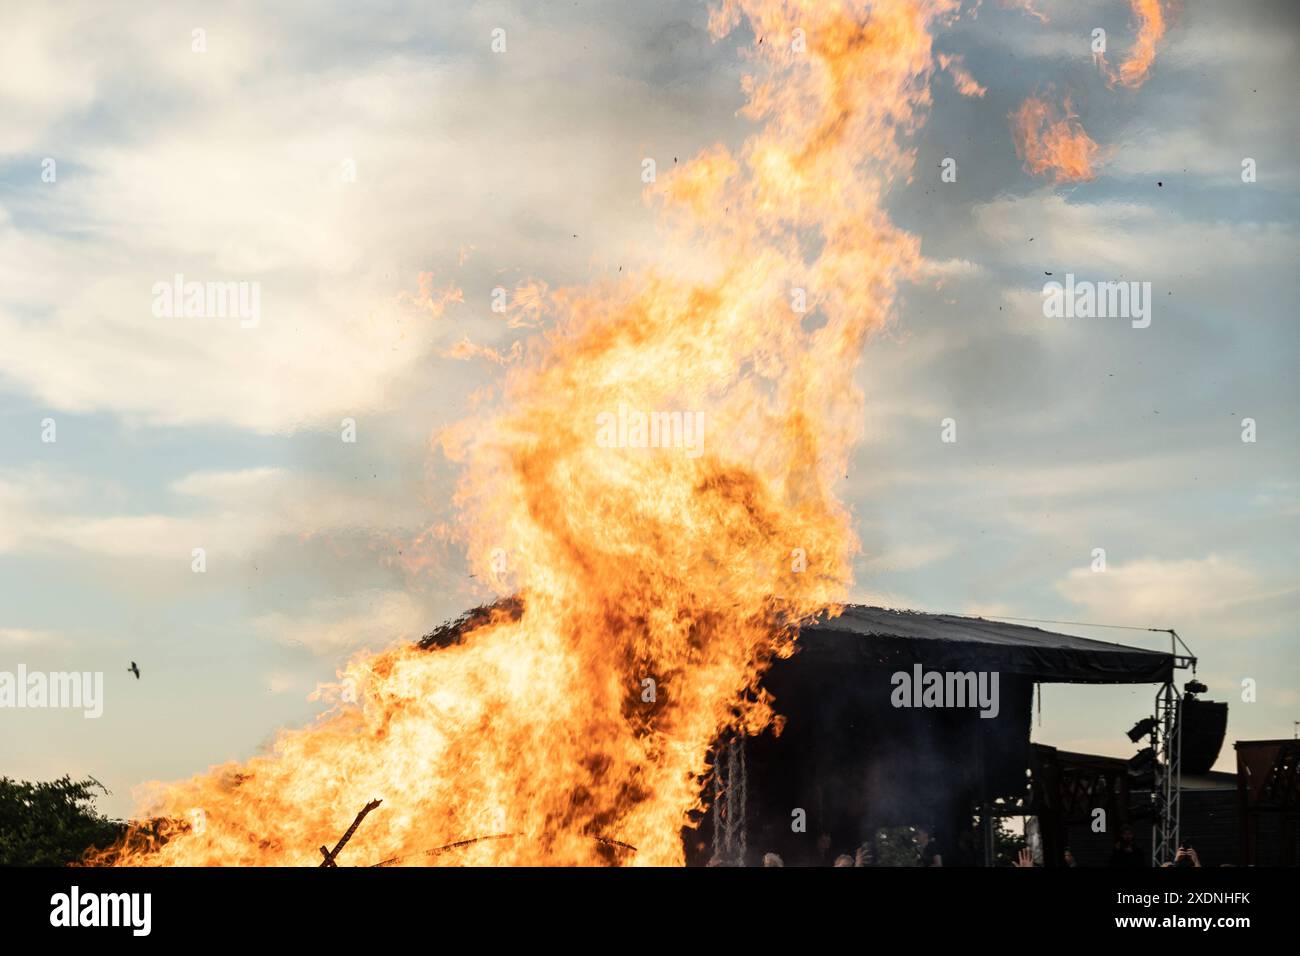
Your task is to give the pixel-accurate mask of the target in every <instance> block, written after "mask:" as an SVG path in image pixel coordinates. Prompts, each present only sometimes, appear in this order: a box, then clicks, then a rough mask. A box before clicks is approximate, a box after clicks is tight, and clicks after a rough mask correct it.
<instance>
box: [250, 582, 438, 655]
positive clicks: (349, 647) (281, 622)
mask: <svg viewBox="0 0 1300 956" xmlns="http://www.w3.org/2000/svg"><path fill="white" fill-rule="evenodd" d="M252 623H253V627H254V629H255V630H256V631H257V632H258V633H260V634H261V635H262V636H263V637H265V638H267V639H268V640H272V641H276V642H279V643H282V644H287V645H290V646H294V647H306V648H308V649H310V650H311V651H313V652H315V653H317V654H337V653H343V652H349V651H354V650H358V649H360V648H363V647H383V646H387V645H389V644H392V643H395V642H397V641H412V640H415V639H417V638H418V637H420V636H421V635H422V634H425V633H427V632H428V631H430V630H432V628H433V626H434V625H435V624H437V623H438V619H437V618H436V617H435V616H434V614H433V610H432V608H431V607H430V606H429V605H427V604H425V603H423V602H422V601H421V600H420V599H419V598H418V597H417V596H415V595H412V594H410V593H408V592H406V591H392V590H380V589H372V590H367V591H361V592H359V593H356V594H349V595H344V596H336V597H328V598H322V599H319V600H316V601H313V602H311V604H310V605H309V606H308V607H307V608H305V609H302V610H300V611H294V612H285V611H275V612H273V613H270V614H264V615H261V616H260V617H257V618H255V619H254V620H253V622H252Z"/></svg>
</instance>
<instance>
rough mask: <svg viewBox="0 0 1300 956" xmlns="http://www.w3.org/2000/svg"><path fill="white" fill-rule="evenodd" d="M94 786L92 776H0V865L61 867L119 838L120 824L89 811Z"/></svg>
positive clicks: (92, 809) (122, 827) (96, 784)
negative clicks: (47, 778)
mask: <svg viewBox="0 0 1300 956" xmlns="http://www.w3.org/2000/svg"><path fill="white" fill-rule="evenodd" d="M96 789H100V790H103V785H102V784H101V783H99V781H97V780H95V779H94V778H87V779H85V780H77V781H74V780H73V779H72V778H71V777H68V776H65V777H62V778H61V779H59V780H52V781H49V782H48V783H29V782H27V781H25V780H12V779H10V778H9V777H0V866H66V865H68V864H69V863H75V862H77V861H79V860H80V859H81V858H82V857H83V856H84V855H85V852H86V850H88V849H90V848H91V847H106V846H109V845H110V844H112V843H113V842H115V841H116V840H117V839H118V838H120V837H121V836H122V834H123V832H124V831H125V830H126V824H125V823H124V822H122V821H121V820H110V819H108V818H107V817H104V816H102V815H101V814H100V813H99V812H98V811H97V810H96V809H95V790H96ZM105 792H107V791H105Z"/></svg>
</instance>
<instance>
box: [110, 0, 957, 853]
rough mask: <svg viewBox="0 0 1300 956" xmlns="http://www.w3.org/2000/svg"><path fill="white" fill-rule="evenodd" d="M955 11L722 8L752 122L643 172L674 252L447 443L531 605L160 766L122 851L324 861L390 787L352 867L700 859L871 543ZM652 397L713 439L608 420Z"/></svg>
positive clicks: (469, 518)
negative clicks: (851, 483)
mask: <svg viewBox="0 0 1300 956" xmlns="http://www.w3.org/2000/svg"><path fill="white" fill-rule="evenodd" d="M953 14H954V4H952V3H949V2H946V0H924V2H921V0H897V2H879V3H867V2H863V0H726V2H724V3H723V4H722V5H721V6H720V7H718V8H716V9H715V10H714V11H713V12H712V15H711V18H710V28H711V30H712V31H713V33H714V35H715V36H717V37H721V36H724V35H726V34H728V33H729V32H731V31H732V30H734V29H736V28H738V27H740V26H741V25H742V24H747V26H748V28H749V29H750V30H751V31H752V35H753V43H752V45H751V46H750V47H749V55H750V57H751V59H752V66H753V70H752V75H751V76H750V77H748V78H747V79H746V93H747V95H748V105H747V107H746V114H747V116H748V117H749V118H751V119H752V120H753V121H754V122H755V124H756V126H755V129H756V131H755V133H754V135H752V136H751V137H750V138H749V139H748V140H747V141H746V142H745V143H744V144H743V146H742V147H741V148H740V149H739V150H738V151H732V150H729V149H727V148H725V147H723V146H721V145H719V146H715V147H713V148H711V149H708V150H706V151H704V152H703V153H702V154H701V155H700V156H698V157H697V158H696V159H694V160H693V161H691V162H689V163H686V164H684V165H681V166H679V167H676V168H674V169H673V170H672V172H671V173H670V174H668V175H663V176H661V177H660V178H659V180H658V182H657V183H655V184H653V185H651V186H650V187H649V188H648V190H647V193H648V197H649V199H650V200H651V201H652V202H654V203H656V204H658V205H659V207H660V210H661V213H662V223H663V228H664V231H665V235H666V241H667V243H668V248H670V249H671V250H672V253H671V254H670V255H666V256H662V257H660V259H659V264H658V265H657V266H655V267H654V268H652V269H647V270H645V271H644V272H643V273H641V274H640V275H638V276H636V277H634V278H623V279H620V280H618V281H616V282H610V283H609V284H607V285H601V286H598V287H589V288H584V289H575V290H567V291H566V292H565V293H564V295H563V296H562V297H560V301H562V302H563V314H562V315H561V316H559V317H558V318H557V320H556V322H555V324H554V326H553V327H552V329H551V330H550V331H548V332H547V333H546V334H545V335H544V336H541V337H539V339H538V341H536V342H534V343H533V347H532V348H531V349H529V350H528V351H527V352H526V354H525V356H524V357H523V358H522V360H521V361H519V362H517V363H515V364H514V365H513V366H512V367H511V370H510V372H509V373H508V374H507V375H506V378H505V381H504V383H503V389H502V395H503V401H502V402H501V403H500V408H501V409H502V411H500V412H498V413H496V414H495V415H492V416H489V417H486V418H484V419H480V420H476V421H474V422H473V423H472V424H471V426H470V427H465V428H461V429H458V430H457V431H456V432H455V440H454V441H453V440H450V439H449V440H448V441H447V442H446V445H447V447H448V448H449V449H451V450H453V451H454V454H455V456H456V457H457V458H458V460H460V461H461V463H462V465H463V478H462V482H461V485H460V493H459V496H458V504H459V507H460V514H461V516H462V517H461V520H462V522H463V527H464V528H465V529H466V536H467V538H468V541H469V548H470V552H469V553H470V558H471V561H472V562H474V563H475V564H476V565H478V566H480V567H485V566H487V565H488V564H489V563H490V562H492V561H499V560H500V558H501V556H503V555H504V556H507V559H508V564H509V573H508V575H507V577H508V579H509V588H510V589H511V590H512V591H515V592H517V593H518V594H519V595H520V599H519V601H518V602H516V603H515V604H514V612H515V613H509V614H507V613H497V614H493V615H487V616H485V618H484V619H483V620H482V621H481V622H480V623H478V625H477V626H475V627H473V628H472V629H471V630H469V632H468V633H467V634H466V635H465V637H464V640H462V641H460V642H457V643H449V644H448V645H447V646H444V647H440V648H436V649H432V650H421V649H419V648H416V647H409V646H405V645H402V646H396V647H393V648H392V649H390V650H387V651H385V652H383V653H379V654H376V655H374V656H370V657H366V658H363V659H360V660H358V661H356V662H354V663H353V664H351V665H349V667H348V669H347V671H346V672H345V673H344V674H343V675H342V678H343V679H342V681H341V683H342V684H343V685H344V686H347V687H348V688H352V689H354V690H355V694H354V695H353V694H348V695H346V696H347V698H348V699H341V700H340V701H339V702H338V704H337V706H336V707H335V708H334V709H333V710H331V711H330V712H329V713H328V714H326V715H325V716H323V717H322V718H321V719H320V720H318V721H317V722H316V723H315V724H313V725H312V726H310V727H307V728H305V729H300V730H289V731H283V732H281V733H280V735H279V736H278V738H277V740H276V742H275V744H274V746H273V747H272V748H271V749H270V751H269V752H268V753H266V754H265V755H263V756H259V757H256V758H254V759H252V760H249V761H248V762H246V763H242V764H238V765H229V766H223V767H217V768H214V769H213V770H212V771H210V772H209V773H207V774H204V775H201V776H198V777H195V778H193V779H191V780H187V781H184V782H180V783H174V784H167V785H160V786H156V787H154V788H153V789H152V792H151V793H150V795H149V801H148V805H147V807H146V809H147V810H148V812H149V813H150V814H151V815H152V816H153V817H154V819H155V820H165V821H172V822H164V823H161V824H159V823H155V824H154V825H152V826H151V827H150V828H149V829H148V830H147V831H146V830H144V829H137V830H135V831H134V832H133V833H132V834H131V835H130V836H129V837H128V840H127V842H126V844H125V845H124V846H123V847H120V848H118V851H117V859H118V861H119V862H122V863H126V864H131V865H138V864H165V865H317V864H319V863H320V862H321V856H320V853H319V851H318V849H317V848H318V847H319V846H321V845H322V844H329V845H333V842H334V840H335V839H336V838H337V837H338V835H339V834H341V833H342V832H343V831H344V830H345V829H346V828H347V826H348V824H349V823H350V822H351V820H352V818H353V815H354V814H355V813H356V811H357V810H358V809H359V808H361V807H362V806H363V805H365V804H366V803H367V802H368V801H370V800H371V799H372V798H379V799H382V801H383V803H382V805H381V806H380V807H379V808H378V809H377V810H375V811H374V812H373V813H372V814H371V815H370V816H369V817H368V818H367V819H366V820H365V822H364V824H363V825H362V826H361V827H360V828H358V830H357V832H356V834H355V835H354V836H353V837H352V839H351V842H350V843H349V844H348V845H347V848H346V850H345V851H344V852H343V853H342V854H341V856H340V863H343V864H348V863H353V864H371V863H377V862H380V861H385V860H393V859H401V860H409V861H411V862H421V863H425V862H434V863H454V864H504V865H516V864H521V865H528V864H560V865H585V864H601V863H608V862H620V863H635V864H642V865H645V864H650V865H673V864H680V863H682V861H683V849H682V829H683V827H684V826H688V825H689V824H690V820H691V819H692V813H693V812H694V811H698V810H699V809H701V792H702V788H701V780H702V779H704V778H705V777H707V774H708V770H709V767H708V760H709V754H710V748H711V745H712V744H713V742H714V741H715V740H716V739H717V738H718V737H719V735H720V734H722V733H724V732H727V731H729V730H730V731H744V732H749V733H757V732H759V731H760V730H762V729H763V728H765V727H767V726H769V725H770V724H772V722H773V721H775V720H777V719H778V718H777V717H776V715H775V711H774V709H773V705H772V701H770V700H769V699H767V698H766V697H765V695H764V694H762V693H761V692H760V691H759V690H758V689H757V682H758V678H759V677H760V676H761V674H762V672H763V670H764V667H765V666H766V664H767V663H768V662H769V661H770V660H771V659H772V657H773V656H774V655H780V654H787V653H789V652H790V648H791V646H792V641H793V640H794V639H795V637H796V636H797V624H798V622H799V621H801V620H804V619H806V618H807V617H808V616H809V615H812V614H814V613H816V612H818V611H820V610H823V609H825V608H828V607H833V606H834V603H835V602H836V601H837V600H842V599H843V597H844V595H845V594H846V591H847V587H848V584H849V577H850V567H851V559H852V555H853V552H854V549H855V547H856V543H855V538H854V535H853V532H852V530H851V527H850V521H849V515H848V513H847V512H846V510H845V509H844V507H843V506H842V505H840V504H839V503H838V502H837V501H836V500H835V498H834V497H833V495H832V493H831V488H832V486H833V484H834V481H835V479H836V478H837V477H839V476H842V475H843V474H844V469H845V466H846V462H847V458H848V454H849V451H850V449H851V447H852V445H853V443H854V442H855V440H856V439H857V438H858V436H859V433H860V429H861V396H860V394H859V391H858V390H857V389H856V388H855V386H854V380H853V377H854V369H855V365H856V363H857V361H858V357H859V354H860V351H861V348H862V345H863V342H864V339H865V337H866V336H867V335H869V334H870V333H871V332H872V331H873V330H874V329H876V328H877V327H879V326H880V325H881V324H882V323H884V322H885V321H886V319H887V317H888V314H889V311H890V309H891V306H892V302H893V298H894V290H895V285H896V283H897V282H898V281H899V280H900V279H902V278H904V277H906V276H907V275H908V274H909V273H911V272H913V271H914V270H915V268H916V267H917V265H918V263H919V247H918V244H917V242H916V240H915V239H914V238H913V237H911V236H909V235H907V234H905V233H903V232H901V231H900V230H898V229H896V228H895V227H894V226H893V225H892V224H891V223H890V222H889V221H888V219H887V217H886V216H885V214H884V212H883V211H882V209H881V202H882V196H883V195H884V193H885V191H886V190H887V188H888V186H889V184H890V182H891V181H893V180H894V179H896V178H897V177H900V176H907V175H908V174H909V172H910V169H911V165H912V156H911V153H910V152H909V150H908V149H907V147H906V145H905V139H906V135H907V133H908V132H909V131H910V130H911V129H912V128H913V127H914V125H915V124H916V123H917V122H918V116H919V112H920V111H921V110H922V109H924V107H925V106H926V104H927V103H928V99H929V93H928V79H929V76H930V74H931V70H932V68H933V63H934V51H933V50H932V47H931V38H930V34H929V27H930V25H931V24H932V23H933V22H935V20H936V19H937V18H942V17H947V16H951V15H953ZM802 300H806V309H802V308H800V306H801V305H802V304H803V302H802ZM628 410H632V411H631V412H628ZM637 412H642V413H645V414H647V415H649V414H650V413H652V412H670V413H671V412H684V413H687V416H688V417H687V420H688V421H698V420H699V414H698V413H701V412H702V413H703V419H702V420H703V422H704V432H703V441H702V444H700V445H699V447H698V448H697V449H695V450H689V449H685V450H684V449H682V448H680V447H659V448H654V447H632V446H635V445H636V444H638V442H636V441H635V440H619V441H613V442H611V441H608V440H605V441H601V440H598V428H599V425H598V423H600V422H602V421H604V422H609V421H610V416H618V415H622V416H623V420H624V421H626V419H627V417H628V416H629V415H632V417H633V418H635V413H637ZM665 420H667V419H665ZM623 437H624V438H625V437H626V436H623ZM641 444H645V443H644V442H642V443H641ZM611 446H612V447H611ZM624 446H626V447H624ZM697 452H698V453H697ZM651 681H652V682H653V683H650V682H651ZM353 698H354V699H353ZM487 836H493V837H497V838H495V839H484V837H487ZM451 844H458V846H457V847H456V849H454V851H450V852H445V853H440V854H437V855H433V856H430V855H428V854H427V852H426V851H428V850H430V849H431V848H436V847H444V846H448V845H451ZM632 848H635V849H634V850H633V849H632Z"/></svg>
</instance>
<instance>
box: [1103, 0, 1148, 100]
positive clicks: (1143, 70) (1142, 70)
mask: <svg viewBox="0 0 1300 956" xmlns="http://www.w3.org/2000/svg"><path fill="white" fill-rule="evenodd" d="M1130 3H1131V4H1132V6H1133V15H1134V16H1135V17H1137V21H1138V31H1137V37H1136V38H1135V39H1134V41H1133V46H1132V47H1131V48H1130V49H1129V51H1128V57H1127V58H1126V59H1125V60H1124V62H1123V63H1121V64H1120V65H1119V68H1118V69H1116V70H1111V69H1109V68H1108V67H1107V65H1106V58H1105V57H1104V56H1102V55H1098V57H1097V61H1098V64H1099V66H1100V67H1101V69H1102V72H1103V73H1105V74H1106V82H1107V83H1109V84H1110V85H1111V86H1112V87H1113V86H1115V85H1116V84H1119V85H1120V86H1125V87H1128V88H1129V89H1131V90H1135V89H1137V88H1138V87H1139V86H1141V85H1142V84H1143V83H1145V82H1146V80H1147V76H1148V75H1150V72H1151V65H1152V64H1153V63H1154V62H1155V59H1156V44H1158V43H1159V42H1160V40H1161V38H1162V37H1163V36H1164V35H1165V15H1164V11H1163V10H1161V8H1160V0H1130Z"/></svg>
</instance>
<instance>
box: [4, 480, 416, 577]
mask: <svg viewBox="0 0 1300 956" xmlns="http://www.w3.org/2000/svg"><path fill="white" fill-rule="evenodd" d="M172 491H173V492H174V493H175V494H176V495H177V496H178V499H179V500H178V503H177V504H178V508H177V510H178V511H180V510H184V511H186V512H193V513H190V514H176V513H153V514H117V515H108V516H97V515H93V514H88V513H86V510H83V509H88V507H89V506H88V504H87V503H86V502H85V501H84V499H83V498H82V495H81V489H80V488H79V487H78V486H77V485H76V484H75V483H71V482H62V483H60V482H59V481H58V480H57V479H55V480H50V479H49V476H48V475H46V473H45V472H43V471H34V472H33V471H29V472H16V473H15V472H9V473H0V529H3V532H4V533H3V534H0V553H5V552H34V551H48V550H59V549H70V550H77V551H82V552H85V553H89V554H96V555H104V556H110V557H118V558H127V557H131V558H175V557H176V556H177V555H180V556H183V557H185V560H186V561H188V560H189V559H188V557H187V556H188V555H189V554H190V551H191V549H193V548H196V547H202V548H205V549H206V550H207V551H208V552H209V554H210V555H215V554H224V555H234V556H238V557H246V556H248V555H251V554H254V553H256V552H258V551H259V550H262V549H265V548H267V547H269V546H270V545H271V544H273V543H274V542H275V541H277V540H280V539H283V538H301V537H303V536H307V535H313V534H331V533H335V534H337V533H346V532H353V531H355V532H360V533H363V534H366V535H374V534H383V533H385V532H386V531H394V532H396V531H400V530H401V529H411V528H420V527H423V526H424V525H425V524H426V523H427V522H428V520H429V515H428V514H427V513H426V512H425V510H424V508H423V506H422V505H421V503H420V501H419V500H418V498H417V497H416V496H415V495H414V494H402V493H396V494H395V493H394V492H395V489H394V488H393V487H392V486H383V487H377V486H373V485H372V486H366V487H360V488H358V487H353V486H346V485H344V484H341V483H340V482H338V481H336V480H333V479H329V478H325V477H322V476H320V475H313V474H310V473H305V472H296V471H290V470H287V469H281V468H248V469H242V470H238V471H206V472H195V473H192V474H190V475H187V476H186V477H184V478H182V479H180V480H179V481H177V482H175V483H174V484H173V485H172ZM196 505H197V507H195V506H196Z"/></svg>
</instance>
